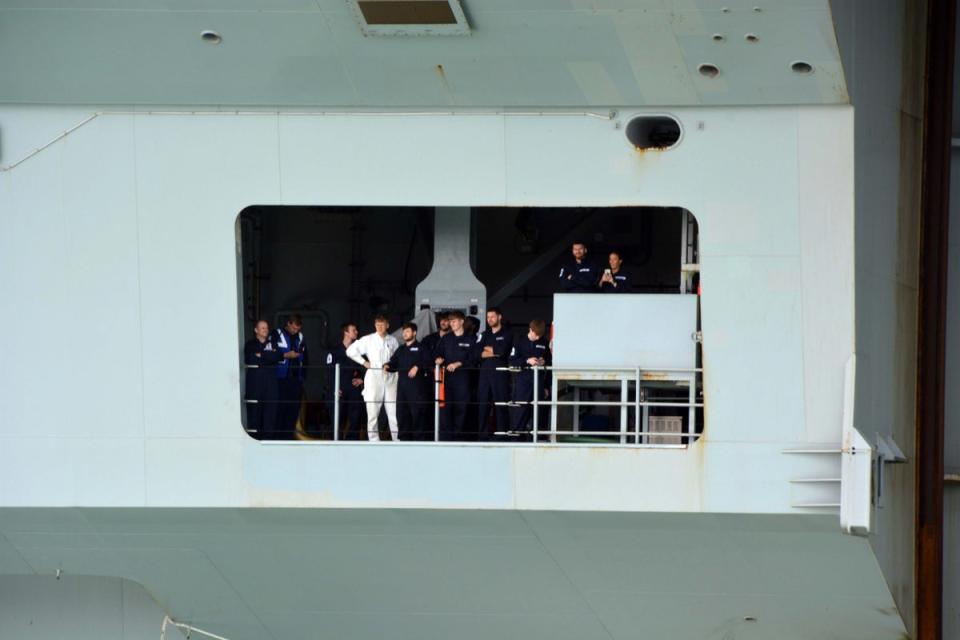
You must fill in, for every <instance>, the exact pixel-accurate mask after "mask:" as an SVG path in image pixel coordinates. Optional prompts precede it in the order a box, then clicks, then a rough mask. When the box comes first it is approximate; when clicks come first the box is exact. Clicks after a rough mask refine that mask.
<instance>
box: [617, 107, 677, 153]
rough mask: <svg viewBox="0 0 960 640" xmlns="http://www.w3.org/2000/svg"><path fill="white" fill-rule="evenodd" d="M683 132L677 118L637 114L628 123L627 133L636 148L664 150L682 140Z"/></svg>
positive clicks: (628, 138)
mask: <svg viewBox="0 0 960 640" xmlns="http://www.w3.org/2000/svg"><path fill="white" fill-rule="evenodd" d="M682 133H683V130H682V128H681V127H680V122H679V121H678V120H677V119H676V118H672V117H670V116H665V115H656V116H636V117H634V118H632V119H631V120H630V122H628V123H627V128H626V131H625V134H626V136H627V140H628V141H629V142H630V144H631V145H633V147H634V148H635V149H640V150H644V151H645V150H656V151H663V150H666V149H671V148H673V147H675V146H677V144H678V143H679V142H680V137H681V135H682Z"/></svg>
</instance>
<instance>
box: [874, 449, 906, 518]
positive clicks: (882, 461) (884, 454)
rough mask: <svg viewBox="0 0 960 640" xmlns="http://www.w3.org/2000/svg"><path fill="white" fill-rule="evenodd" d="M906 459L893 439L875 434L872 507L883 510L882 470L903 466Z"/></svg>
mask: <svg viewBox="0 0 960 640" xmlns="http://www.w3.org/2000/svg"><path fill="white" fill-rule="evenodd" d="M906 461H907V457H906V456H905V455H903V451H901V450H900V447H898V446H897V443H896V442H894V441H893V438H890V437H889V436H885V435H883V434H882V433H877V456H876V459H875V460H874V470H873V474H874V482H873V506H874V507H876V508H877V509H882V508H883V487H884V484H885V483H884V479H883V476H884V469H885V468H886V465H888V464H903V463H904V462H906Z"/></svg>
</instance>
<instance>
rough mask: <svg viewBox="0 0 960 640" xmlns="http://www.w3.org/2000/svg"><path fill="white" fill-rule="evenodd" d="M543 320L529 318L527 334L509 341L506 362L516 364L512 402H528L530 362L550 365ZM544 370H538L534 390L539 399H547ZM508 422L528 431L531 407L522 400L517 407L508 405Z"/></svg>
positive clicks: (530, 397)
mask: <svg viewBox="0 0 960 640" xmlns="http://www.w3.org/2000/svg"><path fill="white" fill-rule="evenodd" d="M546 331H547V324H546V322H544V321H543V320H531V321H530V325H529V330H528V331H527V335H526V336H524V337H522V338H518V339H517V340H515V341H514V343H513V350H512V351H511V352H510V366H512V367H520V368H521V371H520V373H518V374H516V378H515V379H514V384H513V400H514V402H524V403H529V402H532V401H533V394H534V388H533V371H532V370H531V367H533V366H540V367H544V366H550V363H551V361H552V359H551V356H550V344H549V341H548V339H547V337H546V335H545V334H546ZM547 379H548V372H546V371H541V372H539V376H538V380H537V384H538V386H539V388H538V389H536V393H537V394H538V395H539V397H540V399H541V400H545V399H547V394H548V388H547ZM510 414H511V415H510V418H511V424H510V427H511V429H512V430H513V431H529V430H530V421H531V419H532V418H533V407H532V406H531V405H529V404H523V405H521V406H519V407H511V409H510Z"/></svg>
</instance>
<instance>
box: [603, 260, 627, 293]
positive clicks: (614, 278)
mask: <svg viewBox="0 0 960 640" xmlns="http://www.w3.org/2000/svg"><path fill="white" fill-rule="evenodd" d="M608 260H609V261H610V268H609V269H604V270H603V275H602V276H600V285H599V286H600V291H601V292H602V293H630V284H631V283H630V276H629V275H627V272H626V271H624V270H623V259H622V258H621V257H620V252H619V251H611V252H610V256H609V258H608Z"/></svg>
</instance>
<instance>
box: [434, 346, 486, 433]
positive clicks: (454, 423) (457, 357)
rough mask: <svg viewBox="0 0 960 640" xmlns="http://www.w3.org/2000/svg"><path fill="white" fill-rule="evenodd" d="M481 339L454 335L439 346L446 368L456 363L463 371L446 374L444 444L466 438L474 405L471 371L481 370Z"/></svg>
mask: <svg viewBox="0 0 960 640" xmlns="http://www.w3.org/2000/svg"><path fill="white" fill-rule="evenodd" d="M476 347H477V337H476V336H471V335H469V334H466V333H464V334H463V335H462V336H458V335H456V334H455V333H453V332H452V331H451V332H450V333H448V334H447V335H445V336H443V338H441V339H440V342H439V343H437V348H436V351H435V354H434V355H435V356H436V357H438V358H443V367H444V369H446V367H447V365H450V364H453V363H455V362H459V363H460V367H459V368H458V369H456V370H455V371H452V372H451V371H444V374H443V375H444V378H443V386H444V393H445V399H444V405H445V406H444V409H443V411H442V412H441V414H440V429H441V431H442V433H441V439H442V440H460V439H464V438H465V437H466V435H467V434H466V433H464V426H465V424H466V418H467V408H468V405H469V402H470V377H471V376H470V369H471V368H473V367H476V366H477V357H478V355H479V352H478V351H477V348H476Z"/></svg>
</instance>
